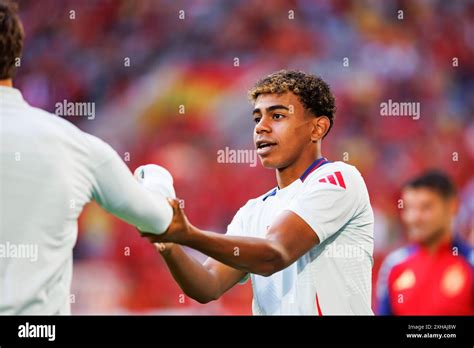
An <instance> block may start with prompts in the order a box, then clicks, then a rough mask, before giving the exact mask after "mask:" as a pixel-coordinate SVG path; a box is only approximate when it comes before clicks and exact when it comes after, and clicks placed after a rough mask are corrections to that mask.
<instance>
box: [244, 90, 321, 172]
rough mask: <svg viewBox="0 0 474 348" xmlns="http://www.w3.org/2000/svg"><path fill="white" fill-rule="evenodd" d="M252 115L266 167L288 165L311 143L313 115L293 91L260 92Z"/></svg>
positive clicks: (258, 146) (256, 137)
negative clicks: (282, 92) (280, 92)
mask: <svg viewBox="0 0 474 348" xmlns="http://www.w3.org/2000/svg"><path fill="white" fill-rule="evenodd" d="M253 117H254V121H255V130H254V143H255V146H256V148H257V154H258V156H259V157H260V160H261V162H262V165H263V166H264V167H266V168H272V169H282V168H286V167H288V166H290V165H291V164H292V163H294V162H295V161H296V160H298V158H299V157H300V156H301V154H302V153H303V151H305V150H306V149H308V148H309V147H310V146H311V145H312V142H311V122H312V117H313V116H311V115H310V114H309V113H308V112H307V111H306V110H305V108H304V107H303V105H302V104H301V102H300V101H299V99H298V97H297V96H296V95H295V94H293V93H290V92H287V93H284V94H281V95H278V94H261V95H259V96H258V98H257V100H256V102H255V106H254V111H253ZM313 145H314V144H313Z"/></svg>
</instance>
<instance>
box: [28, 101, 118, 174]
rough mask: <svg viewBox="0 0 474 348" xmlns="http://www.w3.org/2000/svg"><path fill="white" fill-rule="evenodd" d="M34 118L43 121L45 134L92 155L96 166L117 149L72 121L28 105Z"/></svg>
mask: <svg viewBox="0 0 474 348" xmlns="http://www.w3.org/2000/svg"><path fill="white" fill-rule="evenodd" d="M28 107H29V109H30V112H31V113H32V115H33V116H34V118H35V119H36V120H37V121H38V122H40V123H41V125H42V132H43V135H45V136H48V134H51V136H53V137H54V138H55V139H56V142H60V143H63V144H73V146H72V147H71V148H73V149H79V148H80V149H81V150H82V151H85V153H87V154H88V155H90V156H92V159H93V162H94V165H95V166H99V165H100V164H101V163H103V162H104V161H107V160H108V159H110V158H111V157H112V156H113V154H114V153H115V151H114V150H113V148H112V147H111V146H110V145H109V144H107V143H106V142H105V141H103V140H102V139H100V138H98V137H96V136H94V135H92V134H89V133H86V132H84V131H82V130H81V129H80V128H79V127H77V126H75V125H74V124H72V123H71V122H69V121H67V120H65V119H63V118H62V117H59V116H57V115H55V114H52V113H49V112H47V111H45V110H42V109H39V108H36V107H33V106H28Z"/></svg>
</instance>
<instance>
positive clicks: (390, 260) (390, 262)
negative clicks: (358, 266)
mask: <svg viewBox="0 0 474 348" xmlns="http://www.w3.org/2000/svg"><path fill="white" fill-rule="evenodd" d="M417 249H418V248H417V246H416V245H408V246H405V247H403V248H399V249H396V250H395V251H392V252H391V253H390V254H388V256H387V257H386V258H385V260H384V261H383V263H382V266H381V268H380V272H381V274H382V273H386V275H388V273H389V272H390V271H391V270H393V269H394V268H395V267H398V266H400V265H403V264H404V263H405V262H406V261H408V260H409V259H410V257H411V256H413V255H414V254H415V252H416V250H417Z"/></svg>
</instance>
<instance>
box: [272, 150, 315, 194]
mask: <svg viewBox="0 0 474 348" xmlns="http://www.w3.org/2000/svg"><path fill="white" fill-rule="evenodd" d="M321 157H322V154H321V146H320V144H319V143H318V146H317V147H316V149H315V150H314V151H307V152H306V153H305V154H303V155H302V156H301V157H300V158H298V159H297V160H296V161H295V162H294V163H292V164H291V165H289V166H288V167H285V168H278V169H277V170H276V179H277V183H278V187H279V188H280V189H282V188H284V187H286V186H288V185H290V184H291V183H292V182H294V181H295V180H298V179H299V178H300V176H301V175H302V174H303V173H304V171H305V170H306V169H307V168H308V167H309V166H310V165H311V163H313V162H314V161H316V160H317V159H318V158H321Z"/></svg>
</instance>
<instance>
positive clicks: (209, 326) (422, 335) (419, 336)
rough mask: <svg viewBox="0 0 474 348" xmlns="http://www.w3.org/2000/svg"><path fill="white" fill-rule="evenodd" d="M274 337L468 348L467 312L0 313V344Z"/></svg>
mask: <svg viewBox="0 0 474 348" xmlns="http://www.w3.org/2000/svg"><path fill="white" fill-rule="evenodd" d="M275 343H279V344H288V345H291V346H295V345H298V344H308V343H309V344H312V345H317V346H328V345H362V344H363V345H367V344H378V345H380V344H389V345H393V346H400V345H403V346H405V345H416V346H421V345H423V346H430V347H432V346H437V345H447V346H449V347H456V346H459V347H473V346H474V318H473V317H346V316H338V317H336V316H334V317H301V316H298V317H296V316H291V317H288V316H275V317H250V316H248V317H231V316H220V317H212V316H185V317H183V316H0V348H9V347H25V346H34V347H40V346H41V347H43V346H59V345H60V346H62V347H64V346H67V345H75V346H78V347H79V346H85V345H86V344H87V346H90V345H93V344H98V345H104V344H114V345H127V346H130V347H136V346H144V345H153V346H170V345H174V344H187V345H197V344H206V345H209V344H219V345H224V346H225V345H230V344H233V345H248V344H258V345H262V344H275Z"/></svg>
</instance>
